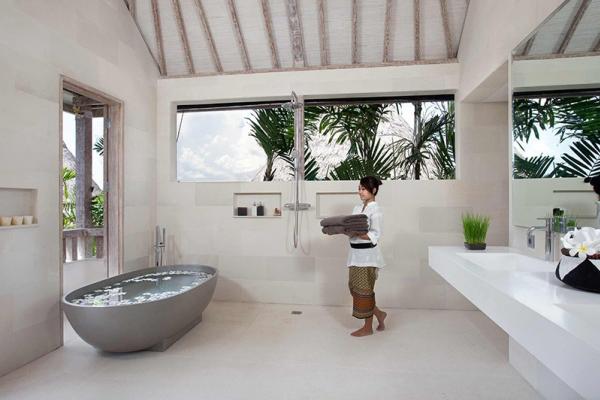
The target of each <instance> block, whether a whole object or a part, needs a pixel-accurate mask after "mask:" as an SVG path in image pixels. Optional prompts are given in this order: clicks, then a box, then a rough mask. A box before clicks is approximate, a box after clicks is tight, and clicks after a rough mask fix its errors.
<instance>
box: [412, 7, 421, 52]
mask: <svg viewBox="0 0 600 400" xmlns="http://www.w3.org/2000/svg"><path fill="white" fill-rule="evenodd" d="M413 17H414V34H415V37H414V39H415V61H419V60H420V59H421V2H420V0H413Z"/></svg>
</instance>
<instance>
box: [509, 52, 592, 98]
mask: <svg viewBox="0 0 600 400" xmlns="http://www.w3.org/2000/svg"><path fill="white" fill-rule="evenodd" d="M598 71H600V56H594V57H570V58H554V59H546V60H519V61H513V63H512V65H511V79H512V87H513V90H514V91H528V90H550V89H552V90H559V89H586V88H598V86H600V72H598Z"/></svg>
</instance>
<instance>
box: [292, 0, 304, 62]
mask: <svg viewBox="0 0 600 400" xmlns="http://www.w3.org/2000/svg"><path fill="white" fill-rule="evenodd" d="M287 14H288V22H289V25H290V40H291V42H292V58H293V61H294V66H296V64H297V63H302V65H303V66H305V67H306V66H307V65H308V62H307V61H306V52H305V51H304V35H303V32H302V21H301V20H300V13H299V12H298V3H297V2H296V0H287Z"/></svg>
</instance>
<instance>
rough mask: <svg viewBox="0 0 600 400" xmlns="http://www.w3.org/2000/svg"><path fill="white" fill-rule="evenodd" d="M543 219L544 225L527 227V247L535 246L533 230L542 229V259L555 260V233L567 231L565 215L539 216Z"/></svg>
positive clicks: (532, 247)
mask: <svg viewBox="0 0 600 400" xmlns="http://www.w3.org/2000/svg"><path fill="white" fill-rule="evenodd" d="M540 219H543V220H544V221H545V224H544V226H531V227H529V229H527V247H529V248H530V249H534V248H535V231H541V230H543V231H544V233H545V235H544V260H545V261H555V256H554V253H555V251H556V250H555V247H556V245H555V244H556V234H557V233H559V234H564V233H567V220H566V218H565V217H546V218H540Z"/></svg>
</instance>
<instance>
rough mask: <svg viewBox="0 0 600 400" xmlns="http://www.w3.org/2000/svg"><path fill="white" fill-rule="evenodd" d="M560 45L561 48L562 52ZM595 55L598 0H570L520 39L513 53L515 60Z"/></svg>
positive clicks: (599, 40)
mask: <svg viewBox="0 0 600 400" xmlns="http://www.w3.org/2000/svg"><path fill="white" fill-rule="evenodd" d="M528 42H529V45H528ZM563 43H564V45H563ZM561 45H563V47H564V49H563V50H562V51H561ZM528 46H529V48H528ZM598 52H600V0H569V1H565V3H563V5H562V6H561V7H559V8H558V9H557V10H556V11H555V12H554V13H553V14H552V15H551V16H550V17H548V19H547V20H546V21H544V22H543V23H542V24H541V25H540V26H539V27H538V28H537V29H536V30H535V31H534V32H532V33H531V35H529V36H528V37H527V38H526V39H525V40H523V41H522V42H521V43H520V44H519V45H518V46H517V47H516V48H515V50H514V51H513V54H514V55H515V58H516V59H523V58H546V57H570V56H574V55H587V54H590V53H592V54H593V53H598Z"/></svg>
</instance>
